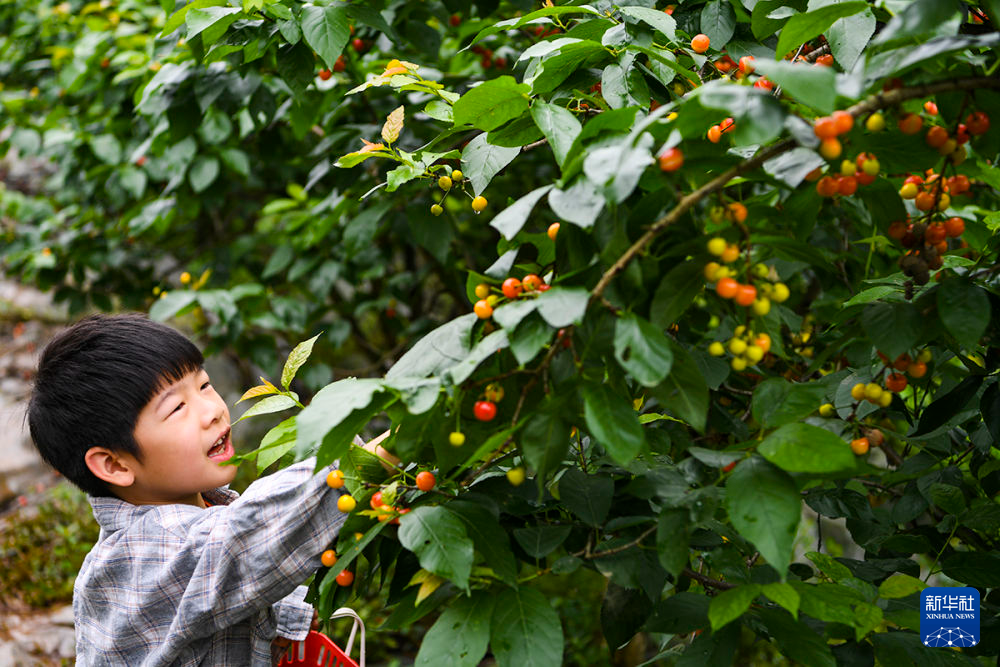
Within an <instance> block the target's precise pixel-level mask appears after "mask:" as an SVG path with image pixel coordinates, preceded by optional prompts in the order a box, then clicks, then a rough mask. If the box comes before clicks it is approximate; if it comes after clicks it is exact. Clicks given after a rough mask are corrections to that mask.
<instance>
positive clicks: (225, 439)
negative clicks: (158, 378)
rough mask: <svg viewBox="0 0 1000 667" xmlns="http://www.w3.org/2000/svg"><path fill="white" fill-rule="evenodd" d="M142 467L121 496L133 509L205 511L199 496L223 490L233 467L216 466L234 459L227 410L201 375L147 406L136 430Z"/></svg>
mask: <svg viewBox="0 0 1000 667" xmlns="http://www.w3.org/2000/svg"><path fill="white" fill-rule="evenodd" d="M135 440H136V442H137V443H138V444H139V451H140V452H141V454H142V461H141V462H140V461H134V462H133V463H132V466H131V467H132V469H133V471H134V473H135V481H134V483H133V484H132V485H131V486H129V487H128V491H127V492H126V493H123V494H122V495H123V497H125V496H127V497H126V498H125V499H126V500H128V501H129V502H132V503H134V504H162V503H187V504H193V505H198V506H204V501H203V500H202V498H201V492H202V491H208V490H210V489H214V488H216V487H219V486H224V485H226V484H229V483H230V482H232V481H233V478H234V477H235V476H236V466H232V465H220V464H221V463H223V462H224V461H227V460H228V459H230V458H231V457H232V456H233V454H234V453H235V451H234V449H233V441H232V437H231V433H230V426H229V408H228V407H226V403H225V401H223V400H222V397H221V396H219V394H218V393H216V391H215V389H214V388H213V387H212V385H211V383H210V381H209V378H208V373H206V372H205V370H204V369H199V370H197V371H194V372H191V373H188V374H187V375H185V376H184V377H183V378H181V379H180V380H179V381H177V382H173V383H171V384H169V385H166V386H165V387H163V389H161V390H160V391H159V392H158V393H157V394H155V395H154V396H153V398H152V399H151V400H150V401H149V403H147V404H146V407H144V408H143V410H142V412H140V413H139V419H138V421H137V422H136V425H135Z"/></svg>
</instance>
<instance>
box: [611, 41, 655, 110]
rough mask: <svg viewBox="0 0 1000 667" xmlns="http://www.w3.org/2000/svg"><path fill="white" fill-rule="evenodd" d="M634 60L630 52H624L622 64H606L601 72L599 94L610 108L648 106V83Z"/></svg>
mask: <svg viewBox="0 0 1000 667" xmlns="http://www.w3.org/2000/svg"><path fill="white" fill-rule="evenodd" d="M634 62H635V58H634V57H632V54H626V55H625V56H623V57H622V63H623V64H621V65H618V64H611V65H608V66H607V67H605V68H604V71H603V72H602V73H601V95H603V96H604V101H605V102H607V104H608V106H610V107H611V108H612V109H621V108H624V107H631V106H639V107H647V106H649V85H648V84H647V83H646V79H645V77H644V76H643V74H642V71H641V70H640V69H639V68H637V67H636V66H635V65H634Z"/></svg>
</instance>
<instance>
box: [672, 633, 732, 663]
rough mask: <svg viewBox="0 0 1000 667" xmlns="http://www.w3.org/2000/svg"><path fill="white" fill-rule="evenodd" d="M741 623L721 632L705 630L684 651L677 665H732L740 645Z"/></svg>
mask: <svg viewBox="0 0 1000 667" xmlns="http://www.w3.org/2000/svg"><path fill="white" fill-rule="evenodd" d="M740 629H741V628H740V625H733V624H730V625H728V626H726V627H725V628H723V629H722V630H721V631H719V632H712V633H708V632H703V633H701V634H700V635H698V636H697V637H695V640H694V641H693V642H691V645H690V646H689V647H688V648H687V650H685V651H684V653H683V654H682V655H681V657H680V659H679V660H678V661H677V662H676V663H674V665H675V667H731V665H733V664H734V662H735V659H736V650H737V649H738V648H739V647H740Z"/></svg>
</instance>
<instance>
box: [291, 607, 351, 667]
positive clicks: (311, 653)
mask: <svg viewBox="0 0 1000 667" xmlns="http://www.w3.org/2000/svg"><path fill="white" fill-rule="evenodd" d="M342 617H350V618H353V619H354V625H353V626H352V627H351V635H350V637H348V639H347V650H346V651H344V650H341V648H340V647H339V646H337V645H336V644H334V643H333V641H332V640H331V639H330V638H329V637H327V636H326V635H324V634H322V633H320V632H310V633H309V634H308V635H307V636H306V638H305V639H304V640H303V641H300V642H292V643H291V644H290V645H289V646H288V650H287V651H285V654H284V655H283V656H281V660H279V661H278V667H307V666H308V667H365V624H364V621H362V620H361V618H360V617H359V616H358V614H357V612H356V611H354V610H353V609H348V608H347V607H342V608H340V609H338V610H337V611H335V612H333V615H332V616H331V617H330V618H342ZM359 627H360V628H361V656H360V658H361V662H360V663H357V662H354V660H352V659H351V657H350V653H351V648H352V647H353V646H354V637H355V635H356V634H357V631H358V628H359Z"/></svg>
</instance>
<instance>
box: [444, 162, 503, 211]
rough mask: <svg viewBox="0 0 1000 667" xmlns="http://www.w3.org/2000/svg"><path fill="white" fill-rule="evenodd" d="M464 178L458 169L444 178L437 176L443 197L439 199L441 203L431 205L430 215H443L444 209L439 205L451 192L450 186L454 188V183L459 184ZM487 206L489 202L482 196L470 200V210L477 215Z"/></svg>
mask: <svg viewBox="0 0 1000 667" xmlns="http://www.w3.org/2000/svg"><path fill="white" fill-rule="evenodd" d="M464 178H465V174H463V173H462V172H461V171H459V170H458V169H453V170H452V172H451V174H450V175H449V174H445V175H444V176H438V179H437V185H438V187H439V188H441V189H442V190H443V191H444V196H442V197H441V201H439V202H436V203H434V204H431V215H433V216H438V215H441V214H442V213H444V207H443V206H442V205H441V204H442V203H443V202H444V200H445V198H446V197H447V196H448V193H449V192H451V188H452V186H454V185H455V183H461V182H462V180H463V179H464ZM487 204H489V202H488V201H486V197H484V196H482V195H476V196H475V197H473V198H472V210H473V211H475V212H476V213H477V214H479V213H482V212H483V211H484V210H485V209H486V206H487Z"/></svg>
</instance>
